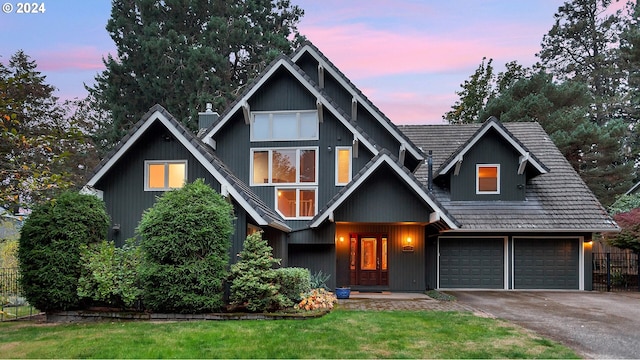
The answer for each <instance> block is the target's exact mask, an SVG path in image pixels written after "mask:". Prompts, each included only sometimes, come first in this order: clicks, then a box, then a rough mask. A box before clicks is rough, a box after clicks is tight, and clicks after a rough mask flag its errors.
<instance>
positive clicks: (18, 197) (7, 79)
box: [0, 51, 97, 212]
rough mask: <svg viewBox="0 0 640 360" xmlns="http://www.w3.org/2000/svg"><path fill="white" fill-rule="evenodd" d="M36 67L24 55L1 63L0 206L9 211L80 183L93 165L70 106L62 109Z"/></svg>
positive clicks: (88, 143) (85, 133)
mask: <svg viewBox="0 0 640 360" xmlns="http://www.w3.org/2000/svg"><path fill="white" fill-rule="evenodd" d="M36 68H37V65H36V63H35V61H32V60H30V58H29V56H28V55H26V54H25V53H24V52H22V51H18V52H17V53H15V54H14V55H13V56H11V58H10V60H9V63H8V65H5V64H2V63H0V156H1V161H0V184H2V186H0V206H3V207H5V208H7V209H10V210H11V211H12V212H15V211H17V209H18V207H20V206H28V204H32V203H35V202H39V201H45V200H48V199H51V198H53V197H54V196H55V195H56V194H59V193H60V192H61V191H63V190H65V189H68V188H69V187H71V186H72V185H74V184H80V183H82V182H84V175H85V174H86V171H87V169H90V168H91V167H93V166H94V165H95V164H96V163H97V155H96V153H95V152H94V148H93V146H92V142H91V141H89V140H90V138H89V135H88V134H89V132H88V129H86V127H85V130H84V131H83V130H82V127H81V126H80V125H79V124H80V118H79V117H76V116H74V115H71V116H69V114H70V113H71V112H72V109H73V108H74V106H73V104H72V103H71V102H67V103H66V104H64V105H60V104H59V102H58V98H57V97H55V96H54V95H53V92H54V91H55V88H54V87H53V86H51V85H49V84H47V83H46V82H45V76H43V75H41V73H40V72H39V71H37V69H36Z"/></svg>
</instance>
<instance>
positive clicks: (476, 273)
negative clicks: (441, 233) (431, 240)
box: [439, 238, 504, 289]
mask: <svg viewBox="0 0 640 360" xmlns="http://www.w3.org/2000/svg"><path fill="white" fill-rule="evenodd" d="M439 241H440V261H439V264H440V265H439V266H440V269H439V270H440V271H439V275H440V288H479V289H503V288H504V239H501V238H495V239H493V238H491V239H488V238H478V239H469V238H464V239H460V238H440V240H439Z"/></svg>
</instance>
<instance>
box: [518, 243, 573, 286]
mask: <svg viewBox="0 0 640 360" xmlns="http://www.w3.org/2000/svg"><path fill="white" fill-rule="evenodd" d="M579 281H580V242H579V239H577V238H514V240H513V287H514V289H579Z"/></svg>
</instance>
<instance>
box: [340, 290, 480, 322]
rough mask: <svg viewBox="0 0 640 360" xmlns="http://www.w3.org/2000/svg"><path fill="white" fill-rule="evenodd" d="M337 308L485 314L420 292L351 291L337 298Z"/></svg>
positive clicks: (455, 302)
mask: <svg viewBox="0 0 640 360" xmlns="http://www.w3.org/2000/svg"><path fill="white" fill-rule="evenodd" d="M338 305H339V308H341V309H348V310H413V311H422V310H437V311H470V312H473V313H474V314H476V315H481V316H482V315H484V316H486V314H484V313H482V312H480V311H477V310H476V309H474V308H472V307H471V306H468V305H464V304H461V303H459V302H457V301H440V300H435V299H432V298H430V297H429V296H427V295H425V294H420V293H390V292H383V293H359V292H357V291H356V292H354V291H352V292H351V296H350V297H349V299H339V300H338Z"/></svg>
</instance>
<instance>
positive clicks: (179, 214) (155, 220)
mask: <svg viewBox="0 0 640 360" xmlns="http://www.w3.org/2000/svg"><path fill="white" fill-rule="evenodd" d="M232 213H233V208H232V206H231V205H230V204H229V203H228V202H227V201H225V199H224V198H223V197H222V196H220V195H219V194H218V193H216V192H215V190H213V189H212V188H211V187H209V186H208V185H206V184H205V183H204V181H202V180H200V179H199V180H196V181H195V182H193V183H191V184H186V185H185V186H184V187H183V188H181V189H177V190H172V191H167V192H165V193H164V194H163V195H162V196H161V197H159V198H158V200H157V202H156V204H155V205H154V206H153V207H152V208H150V209H148V210H147V211H145V213H144V214H143V216H142V220H141V221H140V225H139V226H138V228H137V232H138V234H139V235H140V237H141V240H140V246H141V247H142V251H143V254H144V255H143V258H142V262H141V264H140V281H141V284H142V289H143V301H144V305H145V307H147V308H148V309H150V310H153V311H162V312H181V313H196V312H209V311H216V310H218V309H220V308H221V307H222V306H223V305H224V299H223V295H224V280H225V279H226V277H227V273H226V267H227V265H228V263H229V247H230V240H229V239H230V236H231V233H232V231H233V224H232Z"/></svg>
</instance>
